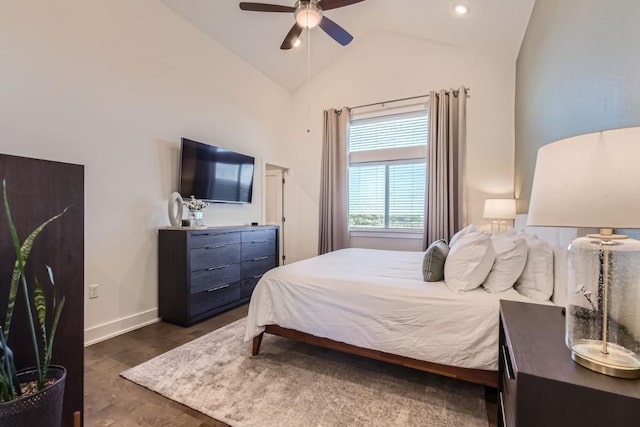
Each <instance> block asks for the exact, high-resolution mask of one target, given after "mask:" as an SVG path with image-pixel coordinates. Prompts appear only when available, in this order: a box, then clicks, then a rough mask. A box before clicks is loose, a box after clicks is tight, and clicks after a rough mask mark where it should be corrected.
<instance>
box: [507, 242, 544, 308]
mask: <svg viewBox="0 0 640 427" xmlns="http://www.w3.org/2000/svg"><path fill="white" fill-rule="evenodd" d="M518 234H519V235H522V236H523V237H524V238H525V239H526V241H527V249H528V250H527V263H526V264H525V266H524V270H523V271H522V274H521V275H520V278H518V280H517V281H516V284H515V286H514V288H515V289H516V291H518V292H519V293H521V294H522V295H524V296H527V297H529V298H533V299H534V300H537V301H548V300H549V299H550V298H551V295H553V249H552V248H551V246H550V245H549V244H548V243H547V242H545V241H544V240H541V239H539V238H538V237H536V236H532V235H530V234H527V233H524V232H521V233H518Z"/></svg>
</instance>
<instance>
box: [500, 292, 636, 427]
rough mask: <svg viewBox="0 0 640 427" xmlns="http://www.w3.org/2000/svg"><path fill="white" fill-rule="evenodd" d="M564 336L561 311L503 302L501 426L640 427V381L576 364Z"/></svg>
mask: <svg viewBox="0 0 640 427" xmlns="http://www.w3.org/2000/svg"><path fill="white" fill-rule="evenodd" d="M564 331H565V318H564V315H563V314H562V312H561V308H560V307H555V306H545V305H539V304H527V303H520V302H513V301H501V302H500V348H499V385H498V425H499V426H503V427H514V426H517V427H529V426H531V427H553V426H562V427H570V426H580V427H588V426H594V427H596V426H597V427H603V426H606V427H617V426H619V427H622V426H625V427H627V426H637V425H640V380H626V379H619V378H613V377H609V376H606V375H602V374H598V373H596V372H592V371H590V370H588V369H586V368H583V367H582V366H580V365H578V364H576V363H575V362H574V361H573V360H571V357H570V352H569V349H568V348H567V346H566V345H565V341H564Z"/></svg>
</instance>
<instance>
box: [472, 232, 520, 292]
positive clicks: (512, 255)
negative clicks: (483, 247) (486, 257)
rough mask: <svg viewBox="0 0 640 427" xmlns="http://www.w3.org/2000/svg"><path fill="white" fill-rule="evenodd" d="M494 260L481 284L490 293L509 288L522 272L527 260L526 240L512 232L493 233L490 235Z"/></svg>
mask: <svg viewBox="0 0 640 427" xmlns="http://www.w3.org/2000/svg"><path fill="white" fill-rule="evenodd" d="M491 244H492V245H493V250H495V252H496V260H495V262H494V263H493V267H491V271H490V272H489V275H488V276H487V280H485V281H484V283H483V284H482V286H483V287H484V288H485V289H486V290H487V291H489V292H491V293H497V292H504V291H506V290H507V289H509V288H511V287H512V286H513V284H514V283H516V280H518V278H519V277H520V275H521V274H522V271H523V270H524V266H525V264H526V262H527V241H526V240H525V238H524V236H517V235H515V234H514V233H508V234H495V235H493V236H492V237H491Z"/></svg>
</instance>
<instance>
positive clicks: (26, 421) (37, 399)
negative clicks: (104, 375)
mask: <svg viewBox="0 0 640 427" xmlns="http://www.w3.org/2000/svg"><path fill="white" fill-rule="evenodd" d="M18 378H19V379H20V382H21V383H24V382H28V381H35V380H37V378H38V371H37V370H35V369H34V368H29V369H26V370H23V371H20V372H18ZM47 378H52V379H55V382H54V383H53V384H52V385H50V386H48V387H45V388H44V389H42V390H40V391H39V392H37V393H34V394H32V395H29V396H26V397H21V398H18V399H16V400H12V401H11V402H0V425H2V426H3V427H25V426H38V427H60V425H61V422H62V403H63V400H64V384H65V380H66V378H67V370H66V369H65V368H64V367H62V366H55V365H51V366H49V370H48V371H47Z"/></svg>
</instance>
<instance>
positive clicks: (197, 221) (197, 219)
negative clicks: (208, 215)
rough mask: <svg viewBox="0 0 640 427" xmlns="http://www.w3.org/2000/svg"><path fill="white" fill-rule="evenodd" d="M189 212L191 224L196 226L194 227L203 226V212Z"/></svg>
mask: <svg viewBox="0 0 640 427" xmlns="http://www.w3.org/2000/svg"><path fill="white" fill-rule="evenodd" d="M189 213H190V215H191V219H192V224H191V225H193V226H196V227H202V226H204V222H203V218H204V212H202V211H189Z"/></svg>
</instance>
